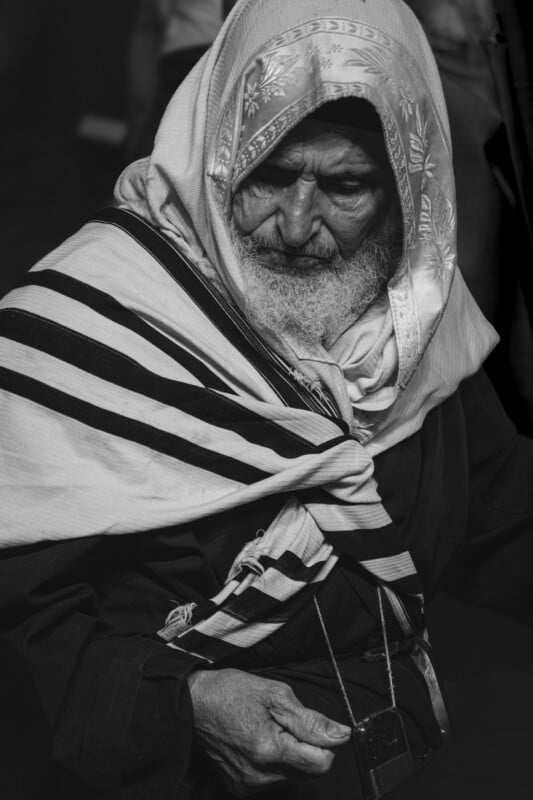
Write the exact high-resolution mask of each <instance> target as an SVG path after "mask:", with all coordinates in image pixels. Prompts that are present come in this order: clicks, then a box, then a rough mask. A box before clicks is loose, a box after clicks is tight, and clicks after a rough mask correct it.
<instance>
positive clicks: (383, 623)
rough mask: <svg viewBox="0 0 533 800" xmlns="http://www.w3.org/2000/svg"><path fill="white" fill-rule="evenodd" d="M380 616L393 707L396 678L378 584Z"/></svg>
mask: <svg viewBox="0 0 533 800" xmlns="http://www.w3.org/2000/svg"><path fill="white" fill-rule="evenodd" d="M378 603H379V616H380V617H381V629H382V631H383V642H384V644H385V660H386V662H387V674H388V676H389V688H390V698H391V703H392V707H393V708H396V691H395V689H394V678H393V676H392V664H391V659H390V652H389V640H388V638H387V627H386V625H385V612H384V611H383V598H382V596H381V586H378Z"/></svg>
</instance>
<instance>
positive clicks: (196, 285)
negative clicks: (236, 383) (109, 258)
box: [94, 208, 349, 434]
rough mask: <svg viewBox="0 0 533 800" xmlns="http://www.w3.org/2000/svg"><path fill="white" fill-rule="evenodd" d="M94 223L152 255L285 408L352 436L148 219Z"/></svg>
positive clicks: (117, 211)
mask: <svg viewBox="0 0 533 800" xmlns="http://www.w3.org/2000/svg"><path fill="white" fill-rule="evenodd" d="M94 221H96V222H106V223H108V224H111V225H114V226H115V227H117V228H119V229H121V230H123V231H124V232H126V233H128V234H129V235H130V236H131V237H132V238H133V239H134V240H136V241H137V242H138V243H139V244H140V245H141V246H142V247H144V248H145V250H147V251H148V252H149V253H151V255H152V256H153V257H154V258H155V259H156V261H158V262H159V263H160V264H161V266H162V267H163V268H164V269H165V270H166V271H167V272H168V273H169V275H171V277H172V278H173V279H174V280H175V281H176V283H178V284H179V285H180V286H181V287H182V288H183V289H184V290H185V291H186V292H187V294H188V295H189V297H191V298H192V300H193V301H194V302H195V303H196V304H197V305H198V306H199V307H200V308H201V309H202V311H203V312H204V313H205V314H206V315H207V316H208V317H209V319H210V320H211V321H212V322H213V324H214V325H216V327H217V328H218V329H219V330H220V331H221V333H222V334H223V336H225V337H226V339H227V340H228V341H229V342H231V344H233V346H234V347H235V348H236V349H237V350H238V351H239V352H240V353H242V355H243V356H244V357H245V358H246V359H247V360H248V361H249V362H250V364H252V366H253V367H254V368H255V369H256V370H257V371H258V372H259V373H260V374H261V375H262V376H263V378H264V379H265V380H266V381H267V382H268V383H269V384H270V386H271V387H272V388H273V389H274V390H275V391H276V392H277V394H278V395H279V396H280V397H281V398H282V399H283V401H284V402H285V404H286V405H288V406H290V407H291V408H303V409H307V410H309V409H311V410H314V411H319V412H320V413H321V414H323V415H324V416H327V417H328V419H330V420H331V421H332V422H334V423H335V424H336V425H338V426H339V428H340V429H341V431H342V432H343V433H345V434H347V433H349V431H348V426H347V425H346V423H345V422H344V421H343V420H342V419H339V418H338V417H334V416H331V415H329V414H326V412H325V410H324V409H323V408H321V407H320V404H319V403H318V401H317V400H316V398H315V397H314V396H313V395H312V393H311V391H310V390H306V389H303V388H300V387H297V386H296V385H295V384H294V383H293V381H292V380H290V379H289V377H288V376H286V375H285V374H284V372H283V371H281V370H280V369H279V368H277V367H276V366H275V360H276V358H275V357H274V356H273V355H272V353H271V351H270V349H269V348H268V347H267V346H266V345H265V343H264V342H262V341H261V340H260V339H259V338H258V336H257V335H256V333H255V332H254V331H253V330H252V329H251V328H250V326H249V325H248V323H247V322H246V320H245V319H244V318H241V317H240V315H239V314H238V312H237V311H236V310H235V309H232V310H231V313H230V311H229V306H228V308H225V307H224V304H226V305H228V304H227V303H226V301H225V300H224V298H222V297H221V296H219V295H218V293H215V292H214V290H213V289H212V288H211V287H209V285H208V284H207V283H206V282H205V281H204V280H203V278H202V276H200V275H199V274H198V273H197V272H196V270H194V268H193V267H192V266H191V265H190V264H189V263H188V262H187V261H186V260H185V259H184V258H183V256H182V255H181V254H180V253H178V251H177V250H176V249H175V248H174V247H173V246H172V244H171V242H169V241H168V239H165V237H164V236H163V235H162V234H161V233H159V231H157V230H156V229H155V228H154V227H153V226H152V225H150V224H149V223H148V222H147V221H146V220H144V219H142V218H141V217H139V216H137V215H136V214H134V213H133V212H131V211H126V210H125V209H121V208H106V209H104V210H103V211H100V212H98V214H96V215H95V216H94ZM237 319H238V322H237ZM252 342H253V344H252ZM261 351H263V353H264V354H262V352H261ZM266 354H268V357H266Z"/></svg>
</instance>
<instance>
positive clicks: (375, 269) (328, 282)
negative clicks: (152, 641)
mask: <svg viewBox="0 0 533 800" xmlns="http://www.w3.org/2000/svg"><path fill="white" fill-rule="evenodd" d="M400 231H401V228H399V225H398V219H397V215H396V214H391V215H389V217H388V218H387V220H386V221H385V223H384V225H383V226H382V227H381V229H380V231H379V232H378V233H377V234H376V235H374V236H372V237H369V238H367V240H366V241H364V242H363V243H362V245H361V246H360V247H359V249H358V250H357V252H356V253H355V254H354V255H353V256H352V257H351V258H348V259H343V258H342V257H341V256H340V255H339V254H336V255H334V256H332V257H331V258H330V260H328V261H326V262H324V264H323V266H321V267H320V268H318V269H313V270H309V271H306V270H305V269H301V268H300V269H295V268H294V267H291V266H283V267H281V266H277V267H276V266H275V265H273V264H272V262H271V261H270V260H269V258H268V257H266V256H265V254H264V250H262V249H261V248H265V247H267V248H268V247H269V246H273V247H276V246H278V247H279V248H280V249H282V245H281V246H280V242H279V241H277V240H276V239H275V237H271V238H270V239H269V240H264V239H262V240H261V241H260V242H254V241H250V240H243V238H242V237H241V235H240V234H239V232H238V231H237V230H236V228H235V225H234V224H233V223H232V237H233V244H234V247H235V249H236V253H237V257H238V258H239V262H240V264H241V268H242V275H243V279H244V285H245V298H246V308H245V313H246V315H247V317H248V319H249V320H250V322H251V323H252V324H253V325H255V326H256V327H258V328H259V329H261V328H268V329H270V330H274V331H277V332H278V333H282V334H283V333H285V334H289V335H290V336H291V337H292V338H295V339H296V340H297V341H299V342H300V343H302V344H305V345H307V346H313V345H316V344H319V343H320V344H322V345H323V346H324V347H326V348H329V347H331V345H332V344H333V343H334V342H335V341H336V340H337V339H338V337H339V336H340V335H341V333H343V331H345V330H346V329H347V328H348V327H349V326H350V325H352V324H353V322H355V320H356V319H357V318H358V317H359V316H360V315H361V314H362V313H363V311H365V309H366V308H368V306H369V305H371V304H372V303H373V302H374V301H375V300H376V299H377V298H378V297H379V296H380V294H381V293H382V292H383V290H384V287H385V285H386V281H387V280H388V278H390V277H391V275H392V274H393V272H394V269H395V267H396V265H397V261H398V258H399V254H400V252H401V233H400ZM302 250H303V251H305V254H306V255H313V254H315V255H323V253H322V252H320V251H319V252H313V250H312V249H311V248H303V249H302ZM302 254H303V252H302Z"/></svg>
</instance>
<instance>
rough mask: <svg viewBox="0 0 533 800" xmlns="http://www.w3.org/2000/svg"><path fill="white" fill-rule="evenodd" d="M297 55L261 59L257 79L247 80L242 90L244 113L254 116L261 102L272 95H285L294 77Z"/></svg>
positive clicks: (265, 101)
mask: <svg viewBox="0 0 533 800" xmlns="http://www.w3.org/2000/svg"><path fill="white" fill-rule="evenodd" d="M297 61H298V56H289V55H287V56H280V55H277V56H272V57H271V58H265V59H264V60H263V68H262V70H261V74H260V76H259V78H258V79H257V80H249V81H248V82H247V84H246V87H245V90H244V113H245V114H246V116H248V117H252V118H253V117H255V115H256V114H257V112H258V111H259V108H260V106H261V104H263V103H268V102H269V101H270V100H272V98H273V97H285V94H286V89H287V87H288V86H289V85H290V83H291V81H292V80H293V77H294V72H293V67H294V65H295V64H296V62H297Z"/></svg>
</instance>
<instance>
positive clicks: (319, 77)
mask: <svg viewBox="0 0 533 800" xmlns="http://www.w3.org/2000/svg"><path fill="white" fill-rule="evenodd" d="M345 97H359V98H364V99H366V100H367V101H369V102H370V103H371V104H372V105H373V106H374V107H375V109H376V111H377V112H378V114H379V117H380V120H381V124H382V128H383V133H384V137H385V143H386V147H387V152H388V155H389V159H390V163H391V165H392V168H393V171H394V175H395V179H396V188H397V192H398V195H399V199H400V203H401V209H402V217H403V235H404V252H403V257H402V259H401V263H400V264H399V267H398V269H397V271H396V274H395V275H394V276H393V278H392V279H391V280H390V282H389V285H388V289H387V299H388V302H387V303H384V304H381V306H380V307H374V308H370V309H369V310H368V312H367V313H366V314H364V315H363V317H361V318H360V319H358V320H357V322H355V323H354V324H353V325H352V327H351V328H350V329H349V330H348V331H346V332H345V333H344V334H343V335H342V336H341V337H340V339H339V340H338V341H337V342H336V343H335V345H334V347H333V348H332V350H331V352H329V353H326V352H325V351H324V350H323V348H321V347H319V346H317V348H318V352H316V353H313V354H312V358H308V357H307V358H306V356H307V355H308V354H307V353H306V354H302V353H301V352H300V351H299V346H298V343H297V342H294V341H290V340H289V338H288V337H287V336H285V337H281V336H280V335H279V332H277V331H273V330H271V331H268V330H266V331H265V330H262V331H261V333H262V335H263V336H265V337H266V338H267V339H268V340H269V341H270V342H271V343H272V344H273V346H274V347H275V348H276V349H277V350H278V351H279V352H280V353H281V355H282V356H283V357H284V358H285V359H286V360H287V361H289V362H290V363H291V364H293V366H294V367H296V368H297V369H298V370H300V371H301V372H303V373H304V374H306V375H308V376H309V377H310V378H311V379H313V378H316V379H318V380H319V381H321V382H322V383H325V384H326V385H327V386H328V388H329V389H330V390H331V391H332V393H333V395H334V396H335V398H336V400H337V403H338V405H339V407H340V409H341V411H342V413H343V416H344V417H345V419H347V420H351V418H352V415H353V413H354V412H355V414H356V418H357V417H358V419H359V421H360V423H361V429H362V428H365V429H366V436H367V437H368V438H370V436H371V435H373V436H374V438H375V437H376V434H377V433H378V431H380V430H381V431H383V427H384V426H383V422H384V417H386V416H387V414H384V413H383V412H384V409H387V408H389V409H390V407H391V406H392V405H393V404H394V403H395V402H396V401H397V399H398V396H399V394H400V393H401V392H402V390H404V389H405V387H406V386H408V384H409V382H410V380H411V378H412V376H413V374H414V373H415V370H416V368H417V366H418V365H419V364H420V361H421V359H422V357H423V355H424V353H425V351H426V349H427V347H428V345H429V343H430V341H431V340H432V338H433V336H434V334H435V333H436V332H438V329H439V325H440V323H441V320H442V317H443V313H444V310H445V309H446V307H447V305H448V301H450V303H449V308H448V313H447V317H448V318H447V320H446V322H445V324H444V325H443V326H442V328H443V329H442V332H441V334H440V335H438V336H437V339H438V341H437V342H435V344H434V346H433V347H432V351H431V357H430V358H428V365H424V368H423V370H422V372H423V380H422V381H416V382H415V385H414V387H413V390H412V391H411V392H410V395H411V397H410V398H409V399H408V400H404V401H403V403H402V404H401V405H402V416H403V417H404V419H403V424H402V430H403V432H404V434H405V432H407V431H409V432H413V431H414V430H416V428H417V427H419V426H420V424H421V422H422V421H423V418H424V416H425V414H426V413H427V411H429V410H430V408H431V407H433V406H434V405H436V404H438V403H439V402H441V401H442V400H443V399H444V397H446V396H447V395H448V394H450V393H452V392H453V391H454V390H455V388H456V387H457V385H458V383H459V381H460V380H461V379H462V378H463V377H464V376H465V375H466V374H470V373H471V372H473V371H475V370H476V369H477V367H478V366H479V363H480V362H481V361H482V360H483V359H484V357H485V356H486V355H487V353H488V351H489V350H490V348H491V347H492V346H493V344H494V342H495V336H494V332H493V331H492V330H491V329H490V327H489V326H488V324H487V323H486V322H485V321H484V320H483V318H482V317H481V315H480V313H479V311H478V310H477V307H476V305H475V303H474V302H473V301H472V300H471V298H470V296H469V294H468V290H467V289H466V288H465V286H464V283H463V281H462V279H461V276H460V275H458V274H457V272H456V224H457V223H456V211H455V193H454V180H453V169H452V154H451V144H450V132H449V126H448V119H447V114H446V108H445V103H444V98H443V94H442V88H441V84H440V79H439V76H438V71H437V67H436V64H435V60H434V58H433V55H432V53H431V50H430V48H429V45H428V43H427V40H426V37H425V35H424V33H423V31H422V29H421V27H420V24H419V22H418V21H417V19H416V18H415V16H414V14H413V13H412V12H411V11H410V9H409V8H408V7H407V6H405V5H404V3H403V2H401V0H372V2H363V0H329V2H312V1H311V0H307V1H306V2H304V1H300V2H298V1H295V2H291V3H286V2H284V1H283V0H257V1H256V2H246V1H245V0H241V2H239V3H237V5H236V6H235V8H234V10H233V12H232V14H230V16H229V18H228V19H227V21H226V24H225V25H224V27H223V29H222V31H221V32H220V34H219V36H218V37H217V39H216V41H215V43H214V45H213V47H212V48H211V50H210V51H209V53H208V54H206V56H205V57H204V58H203V59H202V60H201V62H200V63H199V64H198V65H197V66H196V67H195V69H194V70H193V71H192V72H191V73H190V75H189V76H188V78H187V79H186V80H185V81H184V83H183V84H182V85H181V86H180V87H179V89H178V91H177V92H176V94H175V96H174V98H173V99H172V101H171V103H170V104H169V107H168V109H167V112H166V114H165V116H164V118H163V121H162V123H161V126H160V129H159V132H158V135H157V137H156V143H155V148H154V152H153V154H152V156H151V157H150V158H149V159H148V160H142V161H140V162H136V163H135V164H133V165H132V166H130V167H128V168H127V169H126V171H125V172H124V174H123V175H122V177H121V178H120V180H119V182H118V184H117V187H116V199H117V201H118V202H119V204H120V205H122V206H123V207H126V208H130V209H132V210H135V211H136V212H137V213H139V214H141V215H142V216H144V217H146V218H147V219H149V220H150V221H151V222H152V223H153V224H155V225H156V226H157V227H158V228H160V230H161V231H162V232H164V233H165V235H166V236H168V237H170V238H171V239H172V240H173V241H174V242H176V244H177V245H178V247H180V248H181V249H182V250H183V252H184V253H186V254H187V255H188V256H189V257H190V258H191V259H192V260H193V262H194V263H195V264H196V265H198V267H199V268H200V269H201V270H202V271H203V272H204V274H206V275H208V276H209V277H210V278H211V279H212V280H214V281H216V282H217V283H218V284H219V285H221V286H222V287H223V289H224V290H225V291H226V292H227V293H228V294H229V295H230V296H231V297H232V298H233V300H234V302H235V303H236V304H237V305H238V306H239V307H240V308H241V309H244V308H245V298H244V296H243V292H244V287H243V278H242V273H241V267H240V265H239V262H238V259H237V258H236V256H235V252H234V249H233V246H232V243H231V239H230V235H229V228H228V223H229V219H230V215H231V201H232V197H233V196H234V194H235V192H236V190H237V188H238V186H239V184H240V183H241V182H242V180H243V179H244V178H245V177H246V176H247V175H248V174H250V172H252V171H253V169H254V168H255V167H256V166H257V165H258V164H259V163H260V162H261V161H262V160H263V159H264V158H265V157H266V156H267V155H268V154H269V153H270V152H272V150H273V149H274V148H275V147H276V146H277V145H278V144H279V143H280V142H281V141H282V140H283V138H284V137H285V136H286V135H287V133H288V131H290V130H291V129H292V128H294V127H295V126H296V125H297V124H298V122H300V121H301V120H302V119H303V118H304V117H306V116H307V115H309V114H310V113H312V112H313V111H315V110H316V109H318V108H319V107H320V106H322V105H323V104H324V103H326V102H328V101H332V100H336V99H339V98H345ZM346 123H347V124H353V125H354V126H355V127H357V119H353V120H349V119H347V120H346ZM440 340H443V341H442V343H441V342H440ZM444 340H447V341H446V342H444ZM415 395H416V401H415V400H414V397H415ZM404 407H405V412H404ZM372 411H379V412H381V413H379V414H377V415H376V414H372V413H370V416H369V414H368V413H367V412H372ZM393 416H394V417H395V418H397V415H394V414H393ZM405 416H409V418H410V423H409V424H407V426H406V421H405ZM396 421H398V420H397V419H396ZM371 429H373V431H372V434H370V430H371ZM383 435H384V437H385V438H384V442H385V446H390V444H391V443H392V442H393V440H394V439H393V437H392V436H391V434H390V431H389V432H388V435H387V434H384V433H382V436H383ZM363 438H364V437H363ZM375 446H376V447H378V446H379V445H378V444H377V442H376V445H375Z"/></svg>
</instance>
